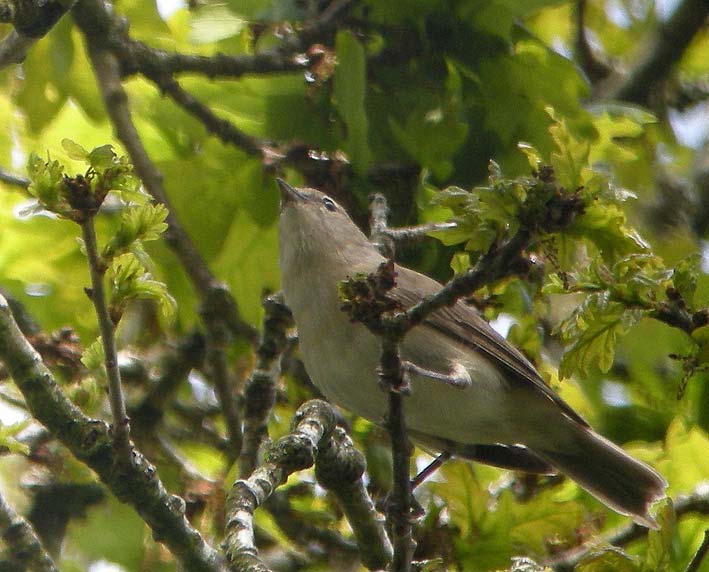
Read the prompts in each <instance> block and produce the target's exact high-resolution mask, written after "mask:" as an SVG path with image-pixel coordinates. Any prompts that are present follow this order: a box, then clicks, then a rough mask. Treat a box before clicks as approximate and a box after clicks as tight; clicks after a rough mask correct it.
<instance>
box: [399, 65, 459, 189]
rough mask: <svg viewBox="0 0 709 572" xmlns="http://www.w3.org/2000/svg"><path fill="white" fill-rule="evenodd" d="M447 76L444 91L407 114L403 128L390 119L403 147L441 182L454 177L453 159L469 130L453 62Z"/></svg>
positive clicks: (447, 66) (425, 98)
mask: <svg viewBox="0 0 709 572" xmlns="http://www.w3.org/2000/svg"><path fill="white" fill-rule="evenodd" d="M446 72H447V75H446V82H445V85H444V86H443V88H442V89H441V90H440V91H439V92H436V93H432V94H428V96H427V97H423V98H422V101H421V102H419V103H418V104H417V105H416V106H415V107H414V108H413V109H412V110H411V111H409V112H408V113H407V114H406V120H405V122H404V123H403V124H402V123H401V122H400V121H398V120H397V119H395V118H394V117H392V116H390V117H389V127H390V129H391V132H392V134H393V135H394V138H395V139H396V141H397V142H398V143H399V145H401V147H403V148H404V150H406V152H407V153H408V154H409V155H411V157H413V158H414V159H415V160H416V161H417V162H418V163H419V164H420V165H421V166H422V167H425V168H427V169H430V171H431V173H432V175H433V176H434V177H435V178H437V179H439V180H445V179H448V178H449V177H450V175H451V173H452V171H453V158H454V156H455V154H456V152H457V151H458V150H459V149H460V148H461V146H462V145H463V144H464V143H465V141H466V139H467V137H468V129H469V128H468V123H467V122H466V121H465V118H464V116H463V108H462V101H461V98H462V80H461V77H460V72H459V70H458V68H457V66H456V65H455V64H454V63H453V62H452V61H447V62H446Z"/></svg>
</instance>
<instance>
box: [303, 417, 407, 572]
mask: <svg viewBox="0 0 709 572" xmlns="http://www.w3.org/2000/svg"><path fill="white" fill-rule="evenodd" d="M365 468H366V465H365V460H364V455H362V453H360V452H359V451H358V450H357V449H355V447H354V444H353V443H352V439H350V437H349V435H347V433H346V432H345V431H344V429H342V428H341V427H336V428H335V430H334V431H333V434H332V437H331V438H330V439H329V440H328V441H326V442H325V443H323V444H322V445H321V447H320V448H319V449H318V453H317V456H316V459H315V476H316V477H317V479H318V482H319V483H320V484H321V485H322V486H324V487H325V488H326V489H328V490H330V491H331V492H332V493H333V494H334V495H335V497H336V498H337V502H338V504H339V505H340V508H341V509H342V511H343V512H344V513H345V516H347V520H348V522H349V523H350V526H351V527H352V530H353V531H354V535H355V538H356V539H357V545H358V546H359V549H360V558H361V559H362V562H363V563H364V565H365V566H366V567H367V568H369V569H370V570H379V569H381V568H384V567H385V566H386V565H387V564H388V563H389V562H391V560H392V557H393V548H392V546H391V542H390V540H389V537H388V536H387V534H386V530H385V528H384V522H383V519H382V518H381V516H380V515H379V513H377V511H376V509H375V508H374V503H373V502H372V499H371V498H370V496H369V494H368V493H367V489H366V488H365V487H364V483H363V482H362V475H363V474H364V470H365ZM407 480H408V474H407ZM407 516H408V515H407Z"/></svg>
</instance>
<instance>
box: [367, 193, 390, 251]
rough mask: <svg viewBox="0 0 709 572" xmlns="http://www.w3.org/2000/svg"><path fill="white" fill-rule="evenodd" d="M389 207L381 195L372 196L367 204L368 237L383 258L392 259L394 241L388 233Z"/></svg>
mask: <svg viewBox="0 0 709 572" xmlns="http://www.w3.org/2000/svg"><path fill="white" fill-rule="evenodd" d="M388 216H389V206H388V205H387V202H386V198H385V197H384V195H382V194H381V193H376V194H374V195H373V196H372V200H371V201H370V203H369V235H370V239H371V241H372V243H373V244H374V245H375V246H376V247H377V250H379V252H380V254H381V255H382V256H384V257H385V258H394V241H393V240H392V238H391V235H390V234H389V233H388V230H389V228H388V225H387V217H388Z"/></svg>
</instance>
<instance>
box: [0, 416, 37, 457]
mask: <svg viewBox="0 0 709 572" xmlns="http://www.w3.org/2000/svg"><path fill="white" fill-rule="evenodd" d="M29 425H30V421H29V420H25V421H20V422H18V423H12V424H9V425H6V424H4V423H2V422H0V448H2V449H3V450H5V451H7V452H8V453H12V454H19V455H27V454H29V452H30V448H29V447H28V446H27V445H26V444H25V443H23V442H22V441H20V440H18V439H17V436H18V434H19V433H20V432H22V431H24V430H25V429H27V427H28V426H29Z"/></svg>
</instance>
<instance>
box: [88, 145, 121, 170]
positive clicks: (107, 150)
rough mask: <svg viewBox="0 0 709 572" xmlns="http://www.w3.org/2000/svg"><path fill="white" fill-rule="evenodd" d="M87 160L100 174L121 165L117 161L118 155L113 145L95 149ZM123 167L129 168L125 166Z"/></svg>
mask: <svg viewBox="0 0 709 572" xmlns="http://www.w3.org/2000/svg"><path fill="white" fill-rule="evenodd" d="M86 160H87V162H88V163H89V165H91V166H92V167H93V168H94V169H96V171H98V172H103V171H105V170H106V169H108V168H110V167H113V166H115V165H116V164H119V165H121V162H120V161H117V156H116V153H115V152H114V151H113V145H101V146H100V147H95V148H94V149H92V150H91V152H90V153H89V154H88V155H87V156H86ZM123 166H124V167H127V165H125V164H124V165H123Z"/></svg>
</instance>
